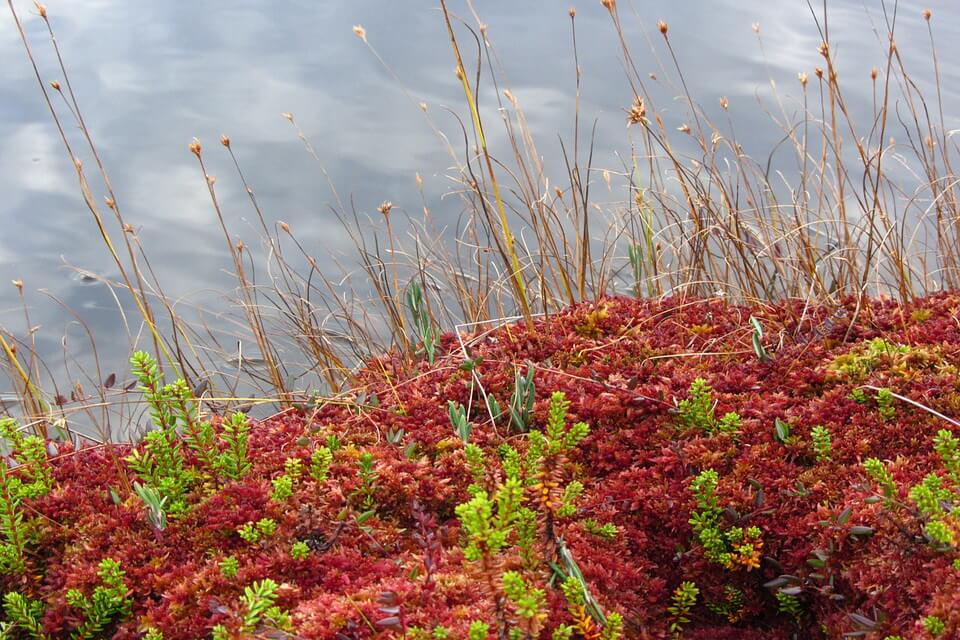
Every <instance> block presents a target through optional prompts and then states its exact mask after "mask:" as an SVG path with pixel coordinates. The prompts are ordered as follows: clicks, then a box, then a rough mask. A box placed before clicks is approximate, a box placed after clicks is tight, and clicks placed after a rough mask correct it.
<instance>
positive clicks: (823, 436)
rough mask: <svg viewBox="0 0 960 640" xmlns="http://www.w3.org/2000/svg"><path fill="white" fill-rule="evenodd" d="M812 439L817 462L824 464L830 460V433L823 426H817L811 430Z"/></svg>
mask: <svg viewBox="0 0 960 640" xmlns="http://www.w3.org/2000/svg"><path fill="white" fill-rule="evenodd" d="M810 439H811V440H812V441H813V453H814V455H816V457H817V462H824V461H826V460H829V459H830V449H831V441H830V431H828V430H827V428H826V427H824V426H822V425H817V426H815V427H814V428H813V429H811V430H810Z"/></svg>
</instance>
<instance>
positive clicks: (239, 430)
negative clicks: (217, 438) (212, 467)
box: [216, 411, 251, 480]
mask: <svg viewBox="0 0 960 640" xmlns="http://www.w3.org/2000/svg"><path fill="white" fill-rule="evenodd" d="M249 437H250V421H249V419H248V418H247V415H246V414H244V413H241V412H239V411H238V412H236V413H234V414H232V415H231V416H230V418H229V419H228V420H226V421H224V422H223V424H222V435H221V438H222V439H223V441H224V443H225V444H226V447H225V449H224V450H223V452H222V453H220V455H219V456H217V462H216V468H217V471H218V472H219V473H220V474H222V475H224V476H226V477H227V478H230V479H232V480H239V479H241V478H243V476H245V475H246V474H247V472H248V471H250V466H251V464H250V461H249V460H247V442H248V440H249Z"/></svg>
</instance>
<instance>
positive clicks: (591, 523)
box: [583, 518, 619, 540]
mask: <svg viewBox="0 0 960 640" xmlns="http://www.w3.org/2000/svg"><path fill="white" fill-rule="evenodd" d="M583 528H584V529H585V530H586V532H587V533H589V534H591V535H594V536H597V537H598V538H603V539H604V540H613V539H614V538H616V537H617V533H618V531H619V530H618V529H617V526H616V525H615V524H613V523H610V522H607V523H604V524H602V525H601V524H599V523H598V522H597V521H596V520H594V519H593V518H586V519H585V520H583Z"/></svg>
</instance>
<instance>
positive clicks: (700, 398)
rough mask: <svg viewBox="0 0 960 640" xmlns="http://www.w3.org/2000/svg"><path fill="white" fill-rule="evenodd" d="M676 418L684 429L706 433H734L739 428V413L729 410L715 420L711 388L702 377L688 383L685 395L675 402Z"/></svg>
mask: <svg viewBox="0 0 960 640" xmlns="http://www.w3.org/2000/svg"><path fill="white" fill-rule="evenodd" d="M677 419H678V421H679V423H680V425H681V427H683V428H684V429H699V430H701V431H703V432H704V433H706V434H708V435H712V434H714V433H736V432H737V431H739V430H740V426H741V421H740V415H739V414H737V413H736V412H733V411H730V412H728V413H726V414H724V415H723V417H722V418H720V419H719V420H717V417H716V415H715V403H714V400H713V388H711V386H710V385H709V384H708V383H707V381H706V380H704V379H703V378H697V379H696V380H694V381H693V382H692V383H691V384H690V390H689V391H688V392H687V397H686V398H684V399H683V400H681V401H680V402H679V403H678V404H677Z"/></svg>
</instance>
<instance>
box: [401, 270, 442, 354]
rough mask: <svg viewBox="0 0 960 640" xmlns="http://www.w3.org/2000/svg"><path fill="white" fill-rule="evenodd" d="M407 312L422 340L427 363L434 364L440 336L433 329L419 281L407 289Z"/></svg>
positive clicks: (418, 336) (421, 343)
mask: <svg viewBox="0 0 960 640" xmlns="http://www.w3.org/2000/svg"><path fill="white" fill-rule="evenodd" d="M407 310H408V311H409V312H410V317H411V318H412V319H413V328H414V330H415V331H416V334H417V338H418V339H419V340H420V346H421V349H422V350H423V353H424V354H426V356H427V361H428V362H429V363H430V364H433V361H434V358H435V357H436V350H437V345H438V344H439V343H440V336H439V335H438V333H437V331H436V329H434V327H433V322H432V321H431V319H430V311H429V309H428V308H427V302H426V300H425V298H424V295H423V289H422V288H421V287H420V283H419V282H417V281H413V282H411V283H410V286H409V287H408V288H407Z"/></svg>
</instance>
